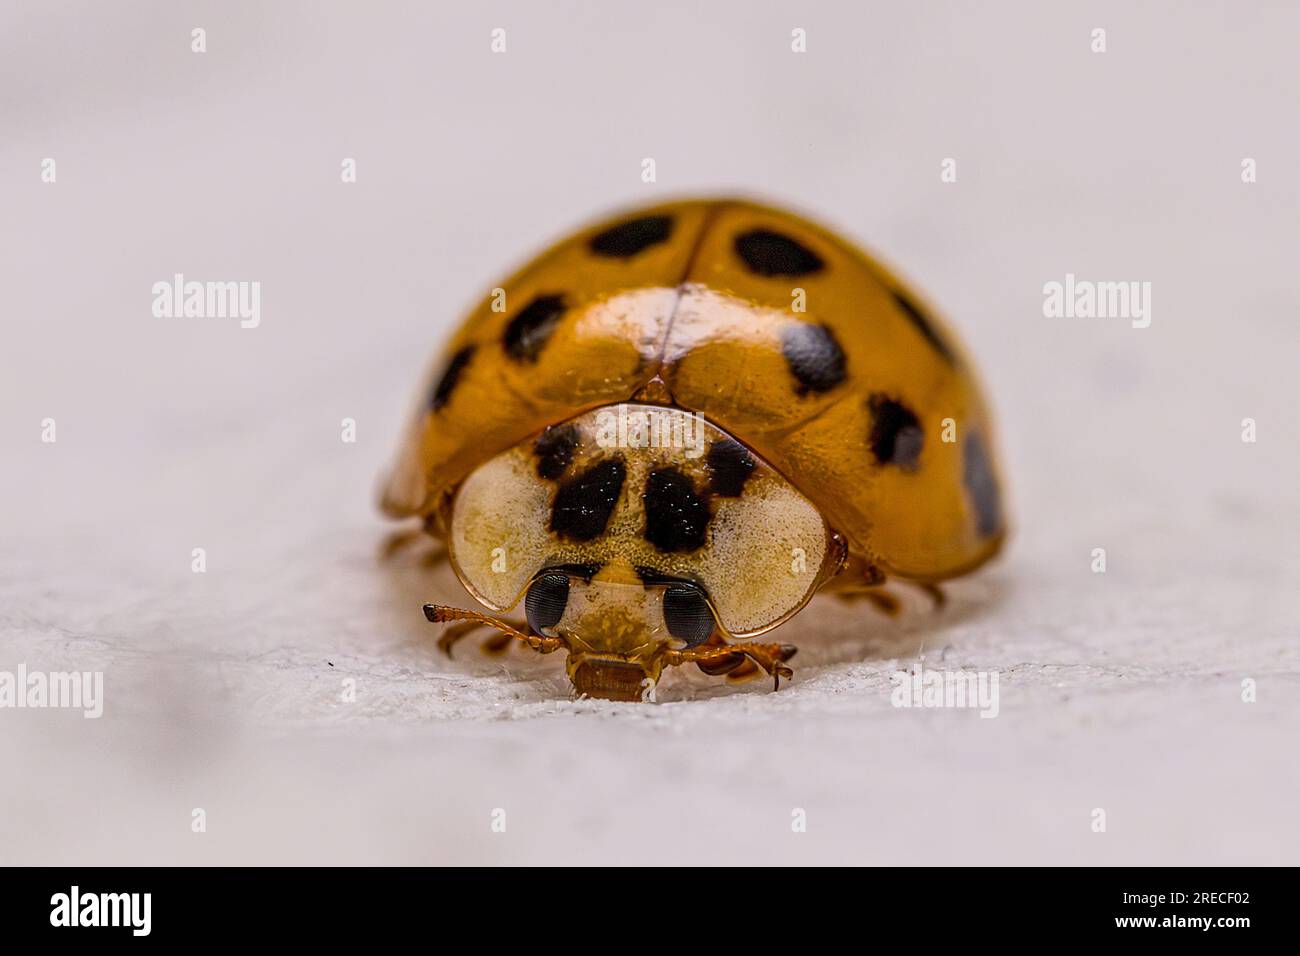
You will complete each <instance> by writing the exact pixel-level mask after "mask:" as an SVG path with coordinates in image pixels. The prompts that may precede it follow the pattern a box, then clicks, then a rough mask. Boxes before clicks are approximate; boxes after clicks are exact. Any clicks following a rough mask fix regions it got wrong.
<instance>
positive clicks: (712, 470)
mask: <svg viewBox="0 0 1300 956" xmlns="http://www.w3.org/2000/svg"><path fill="white" fill-rule="evenodd" d="M704 461H705V464H707V465H708V466H709V489H710V490H711V491H712V492H713V493H714V494H715V495H722V496H723V497H724V498H739V497H740V495H741V492H743V491H744V490H745V482H746V481H747V480H748V479H749V476H750V473H751V472H753V470H754V469H755V468H756V467H757V466H758V462H756V461H754V456H753V455H751V454H750V453H749V449H748V448H746V447H745V446H744V445H742V444H741V443H740V442H738V441H736V440H735V439H734V438H724V439H722V440H721V441H715V442H714V443H713V444H711V445H710V446H709V454H708V456H707V457H706V458H705V459H704Z"/></svg>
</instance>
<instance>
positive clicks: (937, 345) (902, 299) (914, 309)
mask: <svg viewBox="0 0 1300 956" xmlns="http://www.w3.org/2000/svg"><path fill="white" fill-rule="evenodd" d="M893 296H894V301H895V302H897V303H898V307H899V308H900V309H902V310H903V314H904V315H906V316H907V321H909V322H911V323H912V325H913V326H915V327H916V331H918V332H920V333H921V334H922V335H923V336H925V340H926V341H927V342H929V343H930V344H931V345H933V346H934V349H935V351H936V352H938V353H939V354H940V355H942V356H943V357H944V358H945V359H947V360H948V362H949V363H956V361H957V357H956V355H954V354H953V351H952V349H951V348H949V346H948V343H947V342H945V341H944V340H943V339H942V337H940V335H939V331H938V330H937V329H936V328H935V327H934V326H933V325H931V324H930V320H929V319H927V318H926V317H925V314H924V313H923V312H922V311H921V309H920V307H919V306H918V305H917V304H916V303H915V302H913V301H912V300H911V299H909V298H908V297H907V296H906V295H904V294H903V293H902V292H899V291H898V290H897V289H895V290H894V291H893Z"/></svg>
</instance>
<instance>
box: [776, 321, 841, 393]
mask: <svg viewBox="0 0 1300 956" xmlns="http://www.w3.org/2000/svg"><path fill="white" fill-rule="evenodd" d="M781 354H782V355H784V356H785V361H786V364H787V365H789V366H790V374H791V375H793V376H794V377H795V378H796V379H798V381H799V385H798V386H797V388H796V391H797V392H798V393H799V394H800V395H806V394H808V393H809V392H828V391H830V390H831V389H832V388H834V387H835V386H836V385H838V384H840V382H842V381H844V375H845V372H844V350H843V349H842V348H840V343H839V342H837V341H835V336H834V335H833V334H832V333H831V330H830V329H828V328H826V326H824V325H811V324H808V323H805V322H800V323H796V324H791V325H787V326H786V327H785V328H784V329H782V330H781Z"/></svg>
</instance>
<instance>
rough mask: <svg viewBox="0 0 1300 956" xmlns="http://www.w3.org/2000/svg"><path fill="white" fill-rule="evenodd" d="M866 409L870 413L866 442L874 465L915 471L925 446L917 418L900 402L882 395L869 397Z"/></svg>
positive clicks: (923, 434) (922, 432) (923, 435)
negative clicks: (876, 462)
mask: <svg viewBox="0 0 1300 956" xmlns="http://www.w3.org/2000/svg"><path fill="white" fill-rule="evenodd" d="M867 406H868V408H870V410H871V434H870V436H869V437H868V440H869V442H870V444H871V454H872V455H874V456H875V458H876V461H878V462H879V463H880V464H882V465H897V466H898V467H899V468H901V469H903V471H915V470H916V462H917V459H918V458H920V457H921V445H922V444H924V443H925V432H924V431H923V430H922V428H921V423H920V422H919V421H917V418H916V415H915V414H914V413H913V412H912V410H911V409H910V408H908V407H907V406H906V405H904V404H903V403H902V402H899V401H895V400H894V399H892V398H889V397H888V396H885V395H872V396H871V398H870V400H869V401H868V402H867Z"/></svg>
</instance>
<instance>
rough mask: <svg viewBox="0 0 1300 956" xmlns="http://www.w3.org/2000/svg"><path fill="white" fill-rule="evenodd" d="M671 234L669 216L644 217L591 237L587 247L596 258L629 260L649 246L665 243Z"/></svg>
mask: <svg viewBox="0 0 1300 956" xmlns="http://www.w3.org/2000/svg"><path fill="white" fill-rule="evenodd" d="M672 234H673V219H672V217H671V216H644V217H642V218H641V219H633V220H631V221H630V222H624V223H620V224H619V225H617V226H614V227H612V228H610V229H606V230H605V231H604V232H602V233H601V234H600V235H598V236H593V237H592V239H591V241H590V242H589V243H587V245H588V247H589V248H590V249H591V251H592V252H594V253H595V254H596V255H598V256H609V257H610V258H614V259H629V258H631V257H632V256H634V255H636V254H637V253H638V252H641V251H643V250H645V249H648V248H650V247H651V246H657V245H658V244H659V243H661V242H666V241H667V240H668V237H669V236H671V235H672Z"/></svg>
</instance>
